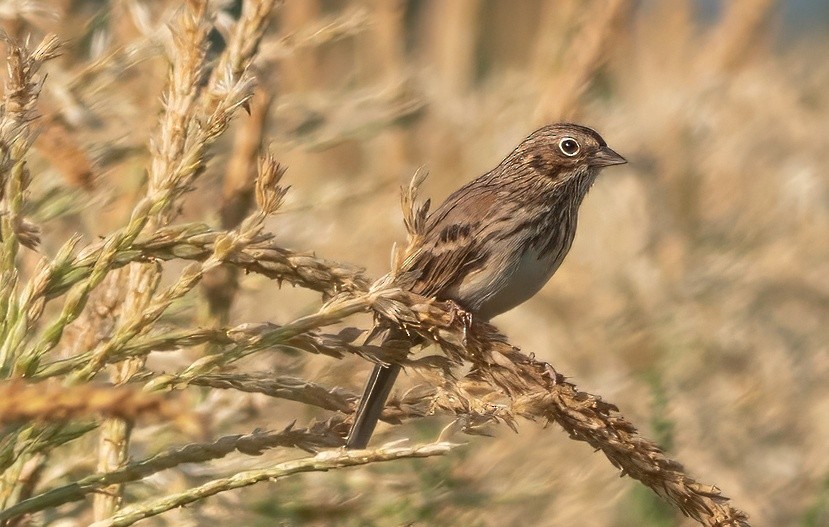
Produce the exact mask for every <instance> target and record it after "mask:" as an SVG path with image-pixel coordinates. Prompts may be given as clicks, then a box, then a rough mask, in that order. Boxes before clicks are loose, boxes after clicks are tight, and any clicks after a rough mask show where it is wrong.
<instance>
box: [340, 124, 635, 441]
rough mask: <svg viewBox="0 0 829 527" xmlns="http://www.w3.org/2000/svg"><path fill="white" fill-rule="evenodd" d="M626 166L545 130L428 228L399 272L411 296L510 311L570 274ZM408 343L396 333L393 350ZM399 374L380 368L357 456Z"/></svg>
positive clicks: (576, 132) (602, 149) (461, 192)
mask: <svg viewBox="0 0 829 527" xmlns="http://www.w3.org/2000/svg"><path fill="white" fill-rule="evenodd" d="M623 163H626V161H625V159H624V158H623V157H622V156H620V155H619V154H617V153H616V152H614V151H613V150H611V149H610V148H609V147H608V146H607V143H605V141H604V139H602V138H601V136H600V135H599V134H598V133H596V132H595V131H593V130H591V129H590V128H587V127H584V126H579V125H576V124H568V123H561V124H553V125H549V126H545V127H543V128H541V129H539V130H537V131H535V132H533V133H532V134H531V135H530V136H529V137H527V138H526V139H525V140H524V141H522V142H521V144H519V145H518V147H517V148H516V149H515V150H513V151H512V153H510V154H509V155H508V156H507V157H506V158H505V159H504V160H503V161H501V163H500V164H499V165H498V166H497V167H495V168H494V169H492V170H491V171H489V172H487V173H486V174H484V175H483V176H481V177H479V178H477V179H475V180H473V181H471V182H469V183H467V184H466V185H464V186H463V187H461V188H460V189H458V190H457V191H455V192H454V193H453V194H452V195H450V196H449V197H448V198H447V199H446V201H444V202H443V204H442V205H441V206H440V207H438V208H437V210H435V211H434V212H433V213H432V214H431V215H430V216H429V217H428V219H427V220H426V224H425V228H424V230H423V233H422V235H421V236H419V238H418V240H417V246H416V247H414V248H413V250H411V251H410V252H409V256H408V257H407V258H406V260H405V261H404V262H403V264H402V268H401V270H400V271H401V272H403V273H406V274H408V275H410V276H411V274H414V275H415V276H416V280H415V283H414V285H413V286H412V287H411V290H412V292H414V293H417V294H420V295H423V296H427V297H435V298H437V299H438V300H445V301H452V302H454V303H455V304H457V306H458V307H459V308H460V309H462V310H463V311H465V312H466V313H468V314H469V315H470V316H472V317H475V318H476V319H479V320H482V321H488V320H489V319H491V318H492V317H495V316H497V315H500V314H501V313H504V312H506V311H509V310H510V309H512V308H513V307H515V306H517V305H518V304H521V303H522V302H524V301H526V300H527V299H529V298H530V297H532V296H533V295H534V294H535V293H537V292H538V291H539V290H540V289H541V288H542V287H543V286H544V284H546V283H547V281H548V280H549V279H550V277H552V276H553V274H554V273H555V272H556V270H557V269H558V267H559V265H561V262H562V261H563V260H564V257H565V256H566V255H567V252H568V251H569V250H570V246H571V245H572V244H573V238H574V237H575V235H576V223H577V220H578V210H579V206H580V205H581V202H582V200H583V199H584V196H585V195H586V194H587V191H588V190H590V187H591V186H592V185H593V182H594V181H595V180H596V176H597V175H598V174H599V171H600V170H601V169H602V168H604V167H607V166H611V165H620V164H623ZM406 338H407V337H406V334H405V333H404V332H403V331H402V330H399V329H397V330H392V331H390V332H389V334H388V335H387V337H386V339H385V341H384V344H385V343H392V342H396V343H399V342H401V341H404V342H405V340H406ZM414 344H415V342H414V341H411V340H410V342H409V345H414ZM399 371H400V366H398V365H395V364H389V365H379V364H378V365H376V366H375V367H374V371H373V372H372V374H371V377H369V380H368V383H367V384H366V388H365V391H364V393H363V397H362V399H361V400H360V406H359V408H358V409H357V413H356V415H355V417H354V422H353V424H352V426H351V431H350V432H349V434H348V440H347V447H348V448H356V449H358V448H365V446H366V445H367V444H368V441H369V439H370V438H371V434H372V432H374V428H375V426H376V425H377V420H378V419H379V417H380V413H381V412H382V410H383V407H384V406H385V404H386V399H387V398H388V396H389V392H390V391H391V388H392V386H393V385H394V381H395V379H396V378H397V374H398V373H399Z"/></svg>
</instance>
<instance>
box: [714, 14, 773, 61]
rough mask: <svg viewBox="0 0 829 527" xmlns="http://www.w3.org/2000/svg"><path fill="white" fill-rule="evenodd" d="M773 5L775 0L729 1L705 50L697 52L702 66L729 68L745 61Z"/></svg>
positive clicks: (761, 33) (760, 34) (759, 36)
mask: <svg viewBox="0 0 829 527" xmlns="http://www.w3.org/2000/svg"><path fill="white" fill-rule="evenodd" d="M776 4H777V1H776V0H736V1H733V2H729V3H728V4H727V8H726V11H725V14H724V15H723V18H722V21H721V22H720V23H719V24H718V25H717V27H716V28H714V31H713V34H712V35H711V37H710V40H709V43H708V45H707V46H706V50H705V52H703V53H700V59H702V60H701V61H700V64H699V66H700V67H701V69H703V70H708V71H711V70H714V71H717V70H720V71H723V70H724V71H728V70H732V69H734V67H735V66H737V65H739V64H740V62H742V61H744V59H745V58H746V55H748V54H750V53H751V50H752V48H753V47H754V44H755V43H756V42H757V40H758V39H760V38H762V35H763V31H762V29H763V28H764V27H765V22H767V21H768V19H769V16H770V14H771V12H772V9H773V8H774V7H775V5H776Z"/></svg>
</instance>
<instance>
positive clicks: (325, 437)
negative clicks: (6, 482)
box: [0, 420, 345, 522]
mask: <svg viewBox="0 0 829 527" xmlns="http://www.w3.org/2000/svg"><path fill="white" fill-rule="evenodd" d="M337 428H342V429H345V426H344V424H343V422H342V421H341V420H340V421H331V422H327V423H314V424H312V425H311V426H309V427H308V428H293V426H288V427H287V428H285V429H284V430H281V431H278V432H261V431H256V432H253V433H251V434H244V435H230V436H224V437H221V438H219V439H217V440H215V441H212V442H210V443H192V444H189V445H185V446H183V447H179V448H173V449H169V450H167V451H166V452H162V453H159V454H156V455H154V456H152V457H150V458H147V459H143V460H141V461H135V462H132V463H127V464H125V465H124V466H122V467H121V468H119V469H118V470H115V471H112V472H109V473H101V474H95V475H92V476H88V477H86V478H83V479H82V480H79V481H76V482H74V483H70V484H67V485H63V486H61V487H58V488H55V489H51V490H48V491H46V492H44V493H42V494H39V495H37V496H34V497H32V498H30V499H27V500H25V501H22V502H20V503H18V504H17V505H14V506H12V507H10V508H8V509H6V510H3V511H0V522H1V521H5V520H8V519H11V518H14V517H17V516H20V515H21V514H30V513H33V512H37V511H42V510H45V509H50V508H54V507H58V506H60V505H62V504H64V503H69V502H72V501H78V500H81V499H83V498H84V496H86V495H88V494H91V493H93V492H98V491H99V490H100V489H102V488H104V487H107V486H110V485H114V484H124V483H129V482H131V481H138V480H140V479H144V478H146V477H148V476H151V475H153V474H156V473H158V472H161V471H162V470H168V469H170V468H173V467H177V466H179V465H182V464H184V463H204V462H206V461H212V460H216V459H221V458H223V457H225V456H227V455H229V454H232V453H234V452H241V453H243V454H246V455H260V454H261V453H262V452H263V451H265V450H268V449H271V448H275V447H298V448H301V449H303V450H306V451H316V450H318V449H324V448H335V447H338V446H340V445H341V444H342V431H339V432H338V431H336V429H337Z"/></svg>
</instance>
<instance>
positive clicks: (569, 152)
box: [558, 137, 581, 157]
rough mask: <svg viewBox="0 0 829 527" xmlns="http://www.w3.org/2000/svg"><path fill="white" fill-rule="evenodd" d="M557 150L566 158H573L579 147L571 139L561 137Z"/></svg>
mask: <svg viewBox="0 0 829 527" xmlns="http://www.w3.org/2000/svg"><path fill="white" fill-rule="evenodd" d="M558 149H559V150H561V153H562V154H564V155H566V156H567V157H573V156H575V155H577V154H578V153H579V151H580V150H581V146H579V142H578V141H576V140H575V139H573V138H572V137H562V138H561V141H559V142H558Z"/></svg>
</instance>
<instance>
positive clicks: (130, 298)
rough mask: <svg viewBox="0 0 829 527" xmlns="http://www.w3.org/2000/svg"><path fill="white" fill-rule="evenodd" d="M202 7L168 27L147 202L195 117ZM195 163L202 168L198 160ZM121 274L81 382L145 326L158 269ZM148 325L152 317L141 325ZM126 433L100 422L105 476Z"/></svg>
mask: <svg viewBox="0 0 829 527" xmlns="http://www.w3.org/2000/svg"><path fill="white" fill-rule="evenodd" d="M206 8H207V4H206V2H193V3H191V4H189V5H188V6H187V8H185V10H183V11H182V13H181V14H180V15H179V18H178V20H177V24H176V25H174V26H173V51H172V57H171V59H172V60H171V61H172V68H171V71H170V76H169V80H168V87H167V92H166V94H165V97H164V113H163V115H162V118H161V122H160V125H159V129H158V132H157V134H156V136H155V137H154V138H153V139H152V140H151V141H150V151H151V152H152V154H153V160H152V163H151V168H150V173H149V178H148V183H147V191H146V196H147V197H151V196H153V195H156V194H158V193H161V192H163V190H164V188H167V187H173V188H175V187H176V182H175V181H171V179H172V177H173V175H174V169H173V167H174V165H175V163H176V162H177V160H178V159H180V158H181V157H182V156H183V154H184V150H185V144H186V141H187V135H188V134H187V130H188V128H189V127H190V126H191V125H190V121H191V120H192V119H193V117H194V115H195V114H196V109H197V108H196V105H197V103H198V97H199V90H198V89H194V87H195V86H198V83H199V80H200V77H201V75H202V74H203V71H204V68H205V66H206V64H205V54H206V49H207V44H206V43H207V33H208V31H209V26H208V24H207V19H206ZM196 162H197V163H199V164H201V163H203V161H202V160H200V159H198V160H197V161H196ZM198 171H199V169H196V170H194V171H193V174H194V176H191V179H192V178H194V177H195V174H197V173H198ZM175 204H176V200H175V199H171V200H169V202H167V204H166V206H165V207H163V208H161V209H160V210H158V211H156V212H155V213H154V214H153V215H151V216H150V217H149V218H148V219H147V222H146V225H145V227H144V228H146V229H148V230H150V231H154V230H155V229H157V228H158V227H159V226H160V225H164V224H166V223H167V222H168V221H169V215H170V214H171V211H172V210H173V207H174V206H175ZM127 273H128V274H129V277H128V280H127V281H128V284H129V285H128V288H127V295H126V297H125V300H124V305H123V308H122V312H121V323H120V327H118V328H117V331H116V335H115V338H113V339H112V340H110V341H109V342H107V343H100V344H98V346H96V348H95V350H94V351H93V353H92V357H93V360H92V361H90V363H88V364H87V365H86V367H85V368H84V369H83V370H81V371H80V374H79V376H77V377H76V379H80V380H81V382H83V381H85V380H87V379H90V378H92V377H93V376H94V375H95V374H96V373H97V372H98V370H99V369H100V368H101V366H103V365H104V364H105V363H106V358H105V357H106V354H107V353H108V352H109V351H110V350H111V349H112V348H113V347H114V346H113V345H112V344H111V343H112V342H113V341H116V339H118V338H119V337H120V340H121V341H122V342H123V341H125V340H130V339H131V338H133V337H134V336H135V335H136V334H138V333H139V332H140V331H141V327H142V325H143V324H145V320H144V317H143V314H144V312H145V311H146V310H148V308H149V307H150V304H151V303H152V302H153V294H154V293H155V289H156V287H157V286H158V282H159V279H160V277H161V271H160V269H159V268H158V266H149V265H140V264H133V265H132V266H131V267H130V268H129V269H128V270H127ZM168 292H169V291H168ZM172 300H173V299H172V298H170V299H169V301H168V299H167V298H165V299H164V301H162V302H161V303H159V304H160V306H163V307H162V308H161V310H157V311H156V312H157V313H158V316H160V314H161V312H163V309H166V307H167V306H169V302H171V301H172ZM156 318H157V317H156ZM151 321H152V317H150V320H148V321H147V323H149V322H151ZM143 364H144V359H143V357H135V358H131V359H128V360H127V361H126V362H125V363H123V364H116V365H115V366H114V372H113V373H114V375H113V382H115V383H116V384H121V383H124V382H127V381H129V379H130V378H131V377H132V376H133V375H134V374H135V373H137V372H138V371H139V370H140V369H141V368H142V367H143ZM131 429H132V424H131V423H130V422H128V421H126V420H124V419H118V418H110V419H108V420H106V421H105V422H104V423H103V425H102V427H101V431H100V436H99V441H98V444H99V446H98V471H99V472H111V471H113V470H116V469H118V468H120V467H121V466H123V464H124V463H125V462H126V461H127V459H128V449H129V441H130V431H131ZM122 495H123V487H122V485H118V484H116V485H113V486H111V487H109V488H107V489H105V490H104V492H102V493H99V494H96V495H95V497H94V500H93V510H94V518H95V519H96V520H101V519H104V518H108V517H110V516H112V514H113V513H114V512H115V511H116V510H117V509H118V508H119V507H120V504H121V499H122Z"/></svg>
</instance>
